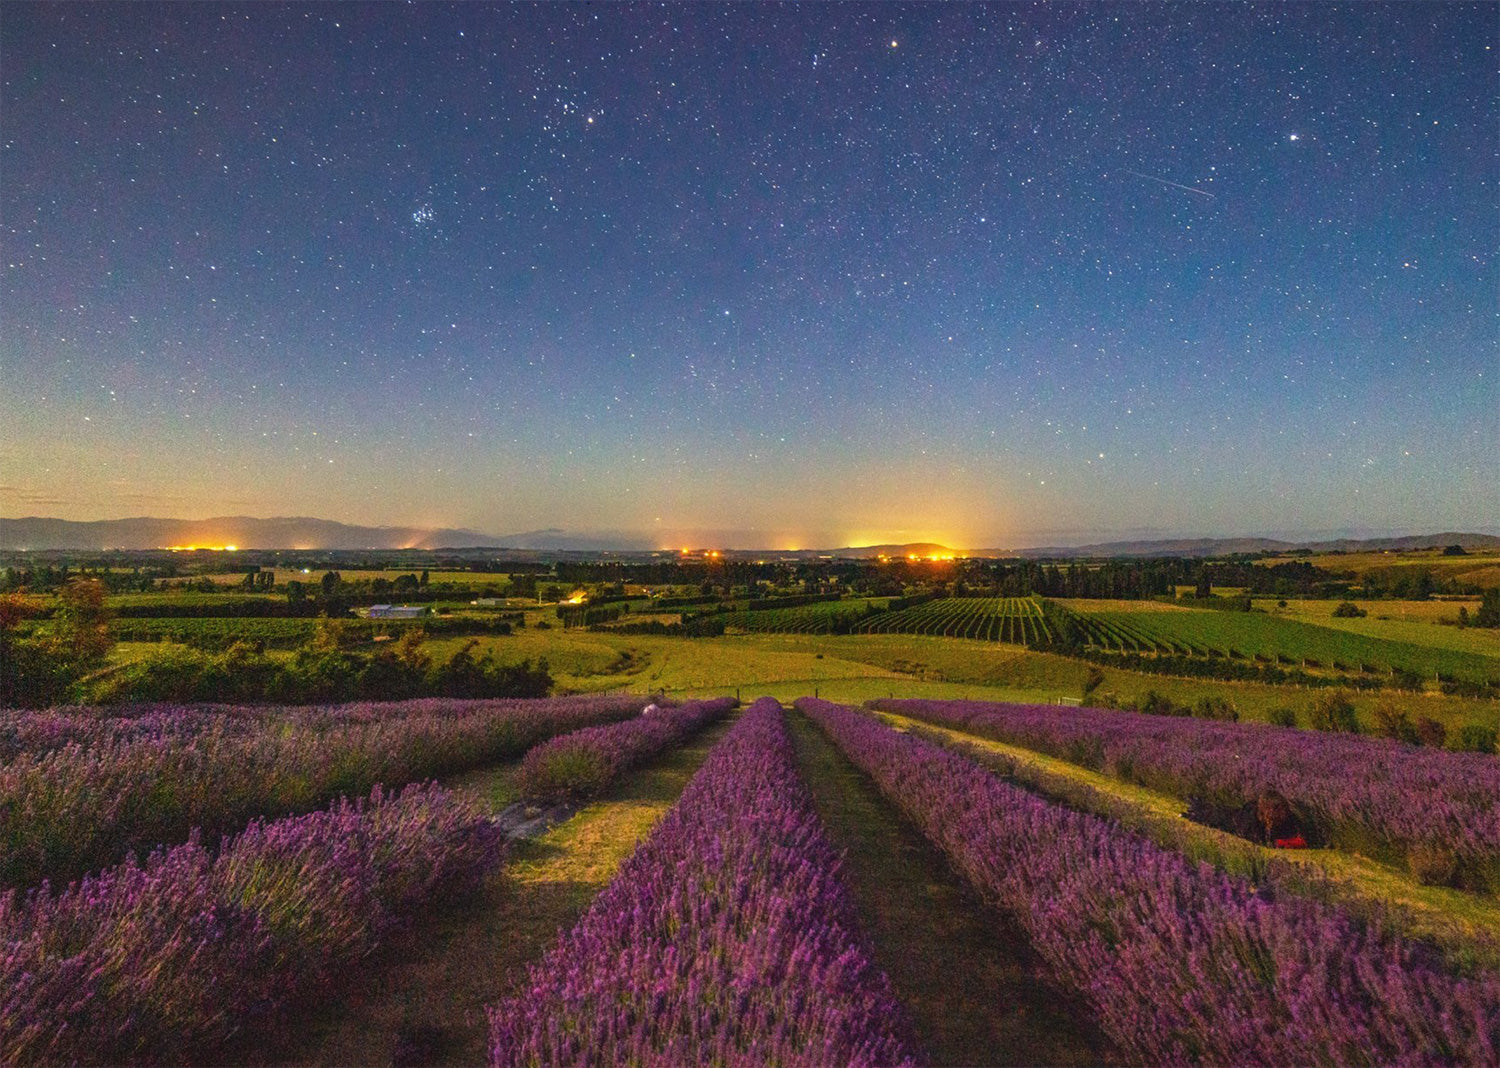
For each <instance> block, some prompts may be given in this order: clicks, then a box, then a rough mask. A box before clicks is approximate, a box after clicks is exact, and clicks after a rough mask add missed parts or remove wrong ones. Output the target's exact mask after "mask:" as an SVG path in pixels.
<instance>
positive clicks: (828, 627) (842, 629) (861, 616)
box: [718, 598, 888, 634]
mask: <svg viewBox="0 0 1500 1068" xmlns="http://www.w3.org/2000/svg"><path fill="white" fill-rule="evenodd" d="M887 603H888V599H887V598H856V599H852V600H845V601H819V602H817V603H816V604H804V605H798V606H797V607H795V608H761V609H755V610H753V611H751V610H740V611H734V612H724V613H722V614H720V615H719V616H718V618H720V619H722V620H723V621H724V625H725V627H726V628H728V629H731V630H741V631H745V632H747V633H750V634H849V633H852V632H853V631H854V630H855V628H856V627H857V626H858V625H859V624H860V623H862V622H863V621H864V620H865V619H867V618H869V616H870V615H872V614H873V613H876V612H879V611H881V610H882V609H883V608H884V607H885V606H886V604H887Z"/></svg>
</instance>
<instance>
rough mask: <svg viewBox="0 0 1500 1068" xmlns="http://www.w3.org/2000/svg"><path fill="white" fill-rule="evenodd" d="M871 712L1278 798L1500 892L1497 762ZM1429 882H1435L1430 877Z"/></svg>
mask: <svg viewBox="0 0 1500 1068" xmlns="http://www.w3.org/2000/svg"><path fill="white" fill-rule="evenodd" d="M873 707H875V708H879V709H883V710H886V711H891V712H896V713H899V714H901V715H904V716H910V717H913V718H916V719H920V720H924V721H926V722H929V723H933V724H937V725H940V726H948V727H958V728H961V729H963V730H966V731H971V732H973V733H976V734H979V735H982V736H984V737H988V738H994V739H996V740H999V741H1003V742H1010V743H1012V744H1015V745H1019V746H1023V747H1025V748H1028V749H1035V750H1037V751H1039V752H1043V753H1047V754H1050V755H1052V756H1056V757H1061V758H1062V759H1064V760H1069V761H1073V762H1075V763H1078V764H1081V765H1082V766H1084V767H1087V768H1090V769H1092V770H1095V771H1104V772H1107V773H1108V774H1111V775H1114V776H1115V777H1117V778H1120V779H1123V780H1125V781H1127V782H1134V783H1139V784H1140V785H1143V786H1147V787H1150V788H1152V789H1156V790H1160V791H1162V792H1165V793H1169V794H1173V795H1175V796H1177V797H1180V798H1182V799H1183V800H1184V801H1187V800H1189V799H1194V798H1197V799H1203V800H1206V801H1207V802H1208V803H1209V804H1211V805H1212V806H1213V807H1215V808H1219V809H1235V808H1239V807H1242V806H1244V805H1246V804H1251V803H1253V802H1254V801H1255V800H1256V798H1257V796H1258V795H1259V794H1261V793H1263V792H1264V791H1266V790H1268V789H1274V790H1276V791H1278V792H1279V793H1281V794H1282V795H1283V796H1285V797H1286V798H1288V799H1289V800H1290V801H1291V802H1292V803H1293V804H1294V805H1295V806H1296V807H1297V809H1298V811H1299V813H1300V815H1302V816H1303V818H1304V819H1305V820H1306V821H1307V822H1308V823H1309V824H1310V825H1311V828H1310V829H1311V830H1313V831H1314V832H1315V834H1316V836H1317V838H1318V839H1320V840H1322V841H1325V842H1327V843H1328V844H1330V845H1333V846H1335V847H1337V848H1340V849H1345V850H1349V851H1352V852H1361V853H1366V854H1368V855H1370V856H1374V857H1376V858H1379V859H1385V860H1389V861H1392V862H1394V863H1396V864H1399V865H1402V866H1410V867H1411V868H1412V869H1413V871H1414V872H1416V873H1420V874H1422V875H1423V876H1424V877H1428V878H1431V879H1432V880H1433V881H1441V882H1449V883H1452V884H1453V885H1457V886H1462V887H1467V888H1470V889H1474V890H1479V891H1483V892H1488V893H1490V894H1495V893H1500V760H1496V759H1495V758H1494V757H1493V756H1488V755H1485V754H1480V753H1450V752H1445V751H1442V750H1434V749H1427V748H1421V747H1417V746H1411V745H1406V744H1404V743H1401V742H1397V741H1393V740H1389V739H1383V738H1366V737H1361V736H1357V735H1348V734H1328V733H1323V732H1318V731H1302V730H1297V729H1295V728H1290V727H1271V726H1265V725H1261V724H1240V723H1221V722H1213V721H1206V720H1198V719H1178V718H1171V717H1165V716H1150V715H1144V714H1140V713H1135V712H1120V711H1114V710H1111V709H1099V708H1062V707H1057V706H1051V705H1017V704H999V703H993V702H979V701H920V700H905V701H902V700H896V701H889V700H883V701H876V702H873ZM1429 873H1430V874H1429Z"/></svg>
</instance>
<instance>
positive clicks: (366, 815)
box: [0, 785, 501, 1064]
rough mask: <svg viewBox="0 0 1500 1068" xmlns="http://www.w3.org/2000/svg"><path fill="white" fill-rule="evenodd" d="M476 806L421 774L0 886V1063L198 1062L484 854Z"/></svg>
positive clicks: (489, 854)
mask: <svg viewBox="0 0 1500 1068" xmlns="http://www.w3.org/2000/svg"><path fill="white" fill-rule="evenodd" d="M500 855H501V836H500V833H499V831H498V830H497V829H496V828H495V826H494V825H493V824H492V823H491V822H490V821H489V820H488V819H487V818H486V816H485V814H484V813H483V812H481V811H479V810H478V809H477V808H475V807H474V806H472V805H471V804H469V803H467V802H464V801H461V800H459V799H457V798H455V797H453V796H452V795H450V794H448V793H447V792H446V791H444V790H442V789H440V788H439V787H437V786H434V785H427V786H409V787H407V788H406V789H405V790H403V791H402V792H401V793H400V794H399V795H397V794H386V793H384V792H383V791H381V790H380V789H379V788H378V787H377V788H376V790H375V791H374V793H373V794H372V795H371V796H370V798H369V800H368V802H364V801H361V802H349V801H347V800H343V801H340V802H339V803H338V804H337V805H335V806H334V807H333V808H331V809H328V810H325V811H320V812H313V813H310V814H308V815H304V816H297V817H293V818H289V819H284V820H279V821H277V822H274V823H264V822H261V821H255V822H253V823H251V824H250V826H249V827H248V828H246V830H245V831H244V832H243V833H242V834H240V835H239V836H238V837H235V838H233V839H227V840H225V842H224V843H223V844H222V847H221V848H220V849H219V850H218V851H217V853H214V852H210V851H209V850H208V849H205V848H204V847H203V845H202V844H201V843H200V842H199V840H198V838H197V837H196V836H194V837H193V838H192V839H191V840H189V841H188V842H187V843H186V844H184V845H180V846H177V847H176V848H173V849H167V850H159V851H157V852H155V853H153V854H152V855H151V856H150V857H149V858H147V860H146V861H145V862H144V863H143V864H138V863H136V862H135V861H128V862H127V863H125V864H122V865H120V866H118V867H115V868H111V869H109V870H107V871H104V872H102V873H100V874H98V875H94V876H90V877H89V878H86V879H84V880H82V881H81V882H78V883H75V884H74V885H72V886H70V887H69V888H68V889H67V890H64V891H61V892H54V891H53V890H51V889H50V888H49V887H47V886H45V885H44V886H42V887H41V888H40V889H37V890H32V891H30V892H28V893H27V894H26V895H25V896H24V897H22V896H21V895H20V894H19V892H17V891H15V890H12V891H9V892H8V893H6V894H4V895H0V947H3V949H0V1063H3V1064H38V1063H62V1062H77V1061H83V1062H87V1063H99V1062H106V1063H111V1062H113V1063H118V1062H136V1061H166V1062H178V1063H180V1062H186V1061H190V1060H213V1059H214V1051H215V1050H216V1049H217V1048H219V1046H220V1044H221V1043H222V1042H223V1041H224V1040H225V1039H227V1038H228V1037H230V1036H231V1035H233V1034H234V1033H235V1031H237V1030H238V1029H240V1028H241V1027H243V1026H244V1025H245V1024H246V1022H247V1021H249V1020H251V1019H252V1018H253V1019H258V1020H262V1021H265V1020H268V1019H274V1014H275V1012H276V1011H277V1010H279V1009H281V1008H283V1007H285V1006H287V1005H289V1004H291V1003H293V1002H296V1001H301V1000H306V999H309V998H316V997H318V996H321V992H323V991H324V990H325V989H326V987H327V986H328V984H329V983H330V982H332V981H333V980H335V979H336V977H337V974H338V972H339V970H341V969H343V968H346V967H347V966H348V965H350V964H352V963H354V962H355V961H357V960H359V959H360V958H361V957H363V956H364V955H366V954H367V953H369V952H370V950H371V949H373V948H374V947H375V946H376V945H377V944H378V943H379V942H380V941H381V940H382V939H383V938H385V937H387V936H388V935H389V933H390V932H391V930H392V929H393V928H395V927H397V926H399V925H401V924H403V923H405V922H408V921H409V920H410V918H411V917H412V916H413V915H414V913H415V912H416V911H417V910H418V909H420V908H421V907H422V906H423V905H425V904H426V903H428V902H431V901H434V900H437V899H439V898H443V897H447V896H450V895H454V894H461V893H465V892H468V891H471V890H473V889H474V888H475V887H476V886H478V884H479V882H480V881H481V880H482V879H483V877H484V875H485V874H486V873H487V872H489V871H490V870H492V869H493V868H494V867H495V865H496V864H497V863H499V860H500Z"/></svg>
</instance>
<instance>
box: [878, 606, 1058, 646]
mask: <svg viewBox="0 0 1500 1068" xmlns="http://www.w3.org/2000/svg"><path fill="white" fill-rule="evenodd" d="M858 630H859V632H860V633H862V634H929V635H933V636H936V637H943V638H974V639H977V640H979V641H990V642H1011V643H1014V644H1017V645H1027V644H1031V643H1033V642H1040V641H1042V640H1044V639H1045V638H1046V637H1047V635H1048V634H1049V631H1048V629H1047V624H1046V622H1045V620H1043V619H1042V609H1041V605H1040V604H1039V603H1038V602H1037V601H1036V600H1035V599H1033V598H1030V597H941V598H938V599H937V600H933V601H926V602H924V603H922V604H918V605H913V606H912V607H910V608H902V609H898V610H896V611H894V612H887V613H882V614H881V615H878V616H874V617H872V618H871V619H869V620H868V621H866V622H865V623H863V624H861V625H860V627H859V628H858Z"/></svg>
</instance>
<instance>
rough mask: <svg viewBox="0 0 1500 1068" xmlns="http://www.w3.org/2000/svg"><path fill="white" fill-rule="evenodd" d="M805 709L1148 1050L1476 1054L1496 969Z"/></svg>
mask: <svg viewBox="0 0 1500 1068" xmlns="http://www.w3.org/2000/svg"><path fill="white" fill-rule="evenodd" d="M797 707H798V708H800V709H802V710H803V711H804V712H806V713H807V714H808V715H810V716H811V717H812V718H813V719H814V720H815V721H816V722H817V723H818V724H819V725H820V726H821V727H822V728H823V730H824V731H825V732H826V733H827V734H828V735H829V736H830V737H831V738H832V739H833V740H834V742H835V743H836V744H838V746H839V747H840V748H841V749H842V750H843V751H844V752H845V753H846V754H848V755H849V757H850V758H851V759H852V760H853V761H854V763H855V764H857V765H858V766H859V767H861V768H862V769H863V770H864V771H866V772H867V773H869V774H870V776H871V777H872V778H873V779H874V780H875V782H876V784H877V785H878V786H879V788H880V790H881V792H882V793H884V794H885V795H886V796H887V797H888V798H889V799H890V800H891V801H892V802H894V803H895V804H896V805H897V806H898V807H899V808H900V809H901V811H902V812H903V813H905V815H906V816H907V817H908V818H909V819H910V820H911V821H912V822H913V823H915V824H916V825H917V826H918V827H919V828H920V829H921V830H922V832H923V833H924V834H925V835H926V836H927V837H928V838H929V839H930V840H931V841H932V842H933V843H934V844H935V845H936V846H937V847H938V848H939V849H941V850H942V851H943V852H944V854H946V856H947V857H948V859H949V861H950V863H951V864H952V865H953V866H954V868H955V869H956V870H957V871H958V872H960V873H961V874H962V875H963V876H964V877H965V878H967V879H968V880H969V881H970V882H971V883H972V884H973V886H974V887H975V888H976V889H977V890H978V891H979V892H980V894H981V895H982V896H984V897H985V898H986V899H987V900H988V901H990V902H991V903H992V904H994V905H996V906H997V907H999V908H1000V909H1002V910H1004V911H1005V912H1007V913H1008V914H1010V915H1011V916H1013V917H1014V918H1015V919H1016V920H1017V921H1018V922H1019V923H1020V924H1021V926H1022V927H1023V928H1024V929H1025V930H1026V932H1027V934H1028V935H1029V938H1030V941H1031V943H1032V945H1033V946H1034V947H1035V949H1036V950H1037V951H1038V952H1039V953H1040V954H1041V956H1042V957H1043V958H1044V959H1045V960H1046V961H1047V962H1048V964H1049V965H1050V966H1051V968H1052V969H1053V971H1054V972H1055V974H1056V976H1057V978H1058V979H1059V980H1060V981H1062V982H1063V983H1065V984H1066V985H1068V986H1071V987H1073V988H1075V989H1077V990H1079V991H1081V992H1082V993H1083V994H1084V995H1085V996H1086V997H1087V999H1088V1001H1089V1002H1090V1003H1091V1005H1092V1007H1093V1009H1094V1012H1095V1014H1096V1018H1097V1019H1098V1021H1099V1023H1100V1025H1101V1026H1102V1027H1104V1029H1105V1030H1106V1031H1107V1032H1108V1033H1109V1034H1110V1036H1111V1037H1112V1038H1113V1039H1114V1040H1115V1042H1116V1043H1117V1044H1118V1045H1119V1047H1120V1048H1121V1049H1122V1050H1123V1051H1124V1052H1125V1053H1126V1054H1127V1055H1128V1056H1130V1057H1131V1058H1132V1059H1134V1060H1137V1061H1141V1062H1144V1063H1150V1064H1179V1063H1185V1062H1195V1063H1204V1062H1206V1063H1211V1064H1338V1065H1390V1064H1403V1065H1405V1064H1451V1065H1474V1064H1494V1063H1497V1058H1500V976H1497V975H1495V974H1494V973H1489V972H1486V973H1481V974H1478V975H1476V976H1473V977H1459V976H1455V975H1453V974H1452V973H1450V972H1448V971H1446V970H1444V969H1443V968H1442V966H1441V965H1440V964H1439V963H1438V961H1437V958H1436V956H1435V954H1431V953H1429V952H1426V951H1425V948H1424V947H1422V946H1420V945H1418V944H1415V943H1412V942H1408V941H1406V940H1404V939H1402V938H1400V937H1398V936H1396V935H1394V934H1392V933H1391V932H1389V931H1387V930H1384V929H1382V928H1379V927H1376V926H1370V925H1366V924H1362V923H1360V922H1357V921H1356V920H1354V919H1353V918H1351V917H1350V916H1348V915H1347V914H1345V913H1343V912H1342V911H1340V910H1338V909H1336V908H1333V907H1330V906H1327V905H1323V904H1319V903H1316V902H1313V901H1310V900H1307V899H1305V898H1300V897H1296V896H1293V895H1284V896H1279V897H1276V896H1272V895H1270V894H1268V893H1267V892H1266V891H1265V890H1264V889H1262V890H1261V891H1260V892H1257V889H1256V888H1255V887H1253V886H1251V885H1250V884H1248V883H1247V882H1245V881H1244V880H1241V879H1237V878H1233V877H1230V876H1227V875H1224V874H1223V873H1221V872H1218V871H1216V870H1215V869H1213V868H1212V867H1210V866H1208V865H1206V864H1193V863H1191V862H1189V861H1188V860H1186V859H1185V858H1183V857H1182V856H1181V855H1179V854H1177V853H1173V852H1170V851H1168V850H1164V849H1161V848H1159V847H1157V846H1155V845H1154V844H1152V843H1151V842H1149V841H1147V840H1145V839H1143V838H1141V837H1139V836H1137V835H1134V834H1131V833H1128V832H1126V831H1123V830H1122V829H1120V828H1119V827H1118V825H1116V824H1113V823H1111V822H1109V821H1107V820H1103V819H1100V818H1098V817H1096V816H1091V815H1087V814H1084V813H1079V812H1074V811H1071V810H1068V809H1064V808H1062V807H1060V806H1057V805H1053V804H1049V803H1048V802H1045V801H1043V800H1041V799H1039V798H1037V797H1035V796H1034V795H1032V794H1029V793H1026V792H1025V791H1024V790H1020V789H1018V788H1016V787H1013V786H1010V785H1008V784H1006V783H1004V782H1002V781H1001V780H999V779H997V778H995V777H994V776H993V775H990V774H988V773H987V772H986V771H985V770H984V769H982V768H981V767H979V765H977V764H975V763H973V762H972V761H970V760H967V759H964V758H963V757H960V756H958V755H956V754H954V753H952V752H950V751H948V750H945V749H943V748H941V747H940V746H937V745H934V744H932V743H931V742H927V741H925V740H923V739H920V738H915V737H912V736H910V735H906V734H902V733H900V732H897V731H895V730H892V729H891V728H889V727H887V726H885V725H883V724H881V723H879V722H878V721H876V720H875V719H874V718H873V717H871V716H868V715H865V714H862V713H860V712H856V711H854V710H852V709H849V708H844V707H842V706H839V705H835V704H831V703H829V702H827V701H817V700H811V699H808V698H803V699H802V700H800V701H798V702H797Z"/></svg>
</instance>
